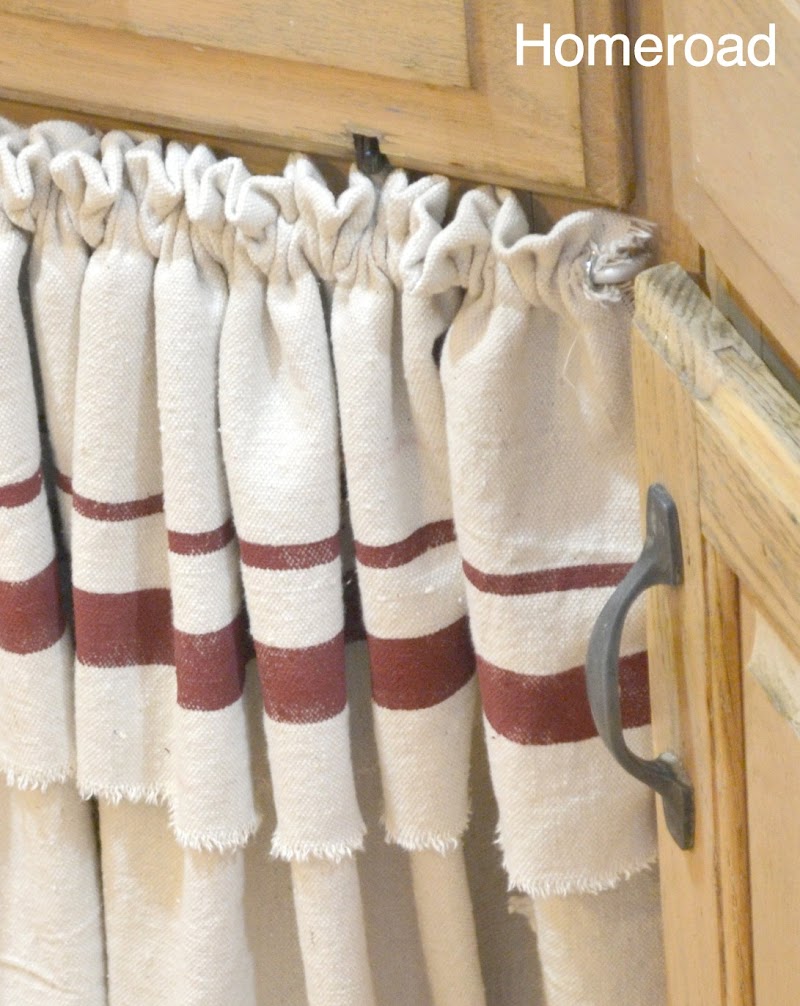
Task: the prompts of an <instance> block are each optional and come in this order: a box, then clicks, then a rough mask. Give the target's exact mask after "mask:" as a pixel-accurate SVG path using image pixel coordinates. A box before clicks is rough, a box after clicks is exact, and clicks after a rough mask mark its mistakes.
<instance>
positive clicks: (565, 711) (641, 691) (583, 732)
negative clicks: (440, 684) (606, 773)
mask: <svg viewBox="0 0 800 1006" xmlns="http://www.w3.org/2000/svg"><path fill="white" fill-rule="evenodd" d="M478 681H479V682H480V689H481V700H482V702H483V711H484V713H485V714H486V719H487V720H488V721H489V723H490V724H491V725H492V727H493V728H494V729H495V730H496V731H497V732H498V733H499V734H502V735H503V737H507V738H508V739H509V740H512V741H515V742H516V743H517V744H538V745H544V744H568V743H572V742H575V741H583V740H588V739H589V738H590V737H596V736H597V730H596V729H595V725H594V720H593V719H592V711H591V709H590V707H589V696H588V694H587V692H586V677H585V672H584V668H583V666H580V667H571V668H570V669H569V670H567V671H561V672H559V673H558V674H542V675H539V674H517V673H516V672H514V671H508V670H505V669H504V668H502V667H497V666H495V665H494V664H490V663H489V662H488V661H487V660H484V659H483V658H482V657H480V656H479V657H478ZM619 683H620V696H621V706H622V725H623V727H625V728H628V727H639V726H643V725H644V724H645V723H649V722H650V685H649V681H648V677H647V653H646V652H645V651H642V652H641V653H634V654H631V655H630V656H628V657H622V658H620V662H619Z"/></svg>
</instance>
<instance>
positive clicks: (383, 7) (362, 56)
mask: <svg viewBox="0 0 800 1006" xmlns="http://www.w3.org/2000/svg"><path fill="white" fill-rule="evenodd" d="M0 7H2V9H3V10H6V11H8V12H9V13H14V14H24V15H28V16H32V17H42V18H49V19H51V20H54V21H65V22H67V23H68V24H78V25H93V26H94V27H96V28H111V29H114V30H117V31H129V32H133V33H134V34H137V35H147V36H150V37H152V38H169V39H173V40H175V41H176V42H189V43H191V44H194V45H202V46H214V47H216V48H218V49H229V50H231V51H232V52H250V53H256V54H258V55H261V56H272V57H274V58H276V59H289V60H297V61H298V62H301V63H316V64H318V65H320V66H338V67H341V68H342V69H345V70H358V71H359V72H361V73H374V74H382V75H384V76H388V77H398V78H403V79H408V80H416V81H418V82H420V83H426V84H438V85H440V86H443V87H444V86H450V87H468V86H469V83H470V75H469V57H468V53H467V33H466V21H465V12H464V3H463V0H403V3H402V4H400V3H397V2H396V0H350V2H349V3H347V4H341V3H324V2H320V0H292V3H291V4H287V3H284V2H282V0H258V2H256V0H236V2H235V3H227V4H220V3H217V2H216V0H170V2H169V3H164V2H163V0H135V2H132V3H129V2H124V3H119V2H117V3H109V2H108V0H3V3H2V4H0Z"/></svg>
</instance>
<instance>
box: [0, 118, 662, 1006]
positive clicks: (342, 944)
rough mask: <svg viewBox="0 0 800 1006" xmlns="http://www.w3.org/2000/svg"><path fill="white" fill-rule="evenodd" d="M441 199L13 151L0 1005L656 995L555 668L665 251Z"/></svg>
mask: <svg viewBox="0 0 800 1006" xmlns="http://www.w3.org/2000/svg"><path fill="white" fill-rule="evenodd" d="M448 196H449V191H448V183H447V181H446V180H445V179H443V178H434V177H426V178H421V179H419V180H417V181H414V182H411V181H409V179H408V178H407V177H406V176H405V175H404V174H403V173H402V172H400V171H395V172H393V173H391V174H389V175H388V177H385V178H381V179H379V180H373V179H370V178H367V177H366V176H364V175H361V174H360V173H359V172H358V171H355V170H354V171H353V172H351V175H350V179H349V182H348V183H347V185H346V187H345V189H344V191H343V192H342V193H341V194H340V195H338V197H337V196H335V195H334V193H333V192H332V191H331V189H330V188H329V187H328V185H327V184H326V183H325V181H324V180H323V178H322V176H321V175H320V174H319V173H318V172H317V170H316V169H315V167H314V166H313V164H312V163H311V162H310V161H309V160H307V159H306V158H304V157H300V156H294V157H292V158H290V160H289V163H288V165H287V167H286V170H285V172H284V174H283V175H282V176H279V177H260V176H254V175H251V174H250V173H249V172H248V170H247V168H246V167H245V165H244V164H243V163H242V162H241V161H240V160H238V159H235V158H228V159H222V160H218V159H217V158H216V157H215V156H214V155H213V153H212V152H211V151H210V150H208V149H207V148H205V147H197V148H194V149H187V148H186V147H184V146H182V145H180V144H177V143H168V144H165V143H163V142H162V141H161V140H160V139H158V138H156V137H153V136H144V135H141V136H138V135H131V134H127V133H122V132H111V133H108V134H105V135H100V134H95V133H93V132H91V131H89V130H86V129H83V128H81V127H78V126H76V125H73V124H70V123H62V122H55V123H42V124H40V125H38V126H34V127H32V128H30V129H28V130H22V129H17V128H16V127H14V126H12V125H11V124H9V123H2V124H0V306H1V307H2V313H1V314H0V418H2V421H3V429H4V431H5V436H4V439H3V446H2V447H0V762H2V767H3V769H4V772H5V787H4V788H3V790H2V792H1V793H0V808H2V811H0V813H2V817H0V877H2V879H3V881H4V883H3V884H2V890H1V891H0V1001H3V1002H9V1003H14V1004H15V1006H17V1004H19V1006H29V1004H30V1006H33V1004H36V1006H41V1004H50V1003H53V1004H59V1006H60V1004H62V1003H63V1004H67V1003H70V1004H71V1003H76V1004H77V1003H80V1004H94V1003H98V1004H100V1003H106V1002H107V1003H111V1004H115V1006H116V1004H130V1006H147V1004H151V1003H152V1004H156V1003H170V1004H175V1006H200V1004H202V1006H216V1004H229V1003H236V1004H237V1006H239V1004H242V1006H248V1004H253V1006H255V1004H258V1006H262V1004H263V1006H266V1004H273V1003H274V1004H278V1003H280V1004H290V1006H294V1004H298V1006H300V1004H302V1003H305V1002H307V1003H310V1004H312V1006H334V1004H335V1006H371V1004H374V1003H375V1004H387V1006H395V1004H397V1006H400V1004H411V1006H416V1004H420V1006H425V1004H428V1003H430V1004H432V1006H483V1004H487V1003H488V1004H503V1006H506V1004H508V1006H516V1004H523V1003H526V1004H527V1003H542V1004H545V1003H546V1004H549V1006H583V1004H587V1006H612V1004H613V1006H626V1004H630V1006H642V1004H643V1003H648V1004H654V1006H657V1004H659V1003H661V1002H663V1001H664V989H663V964H662V954H661V947H660V923H659V903H658V891H657V876H656V873H655V870H654V869H653V863H654V859H655V838H654V825H653V807H652V802H651V799H650V797H649V795H648V793H647V791H646V790H645V789H644V788H643V787H641V786H639V784H637V783H634V782H632V781H631V780H629V779H628V778H627V777H626V776H625V775H623V774H622V773H621V771H620V770H618V769H617V767H616V766H615V765H614V763H613V762H612V761H611V759H610V756H608V755H607V753H606V752H605V750H604V749H603V747H602V745H601V743H600V741H599V739H598V738H597V736H596V733H595V731H594V728H593V725H592V722H591V717H590V715H589V711H588V704H587V699H586V692H585V686H584V684H583V668H582V665H583V659H584V653H585V647H586V642H587V639H588V635H589V631H590V628H591V625H592V622H593V620H594V618H595V617H596V615H597V613H598V611H599V610H600V607H601V606H602V604H603V602H604V600H605V599H606V598H607V596H608V594H609V592H610V590H611V589H612V587H613V585H614V584H615V583H617V582H618V581H619V580H620V579H621V577H622V576H623V575H624V572H625V571H626V569H627V568H628V566H629V564H630V563H631V561H632V560H633V558H634V557H635V555H636V552H637V551H638V541H639V524H638V502H637V498H638V497H637V489H636V481H635V472H634V459H633V428H632V408H631V397H630V375H629V364H628V358H627V326H628V323H629V319H630V290H629V288H628V287H623V286H615V285H613V284H611V285H602V284H597V283H595V282H594V281H593V279H592V274H591V272H590V271H589V270H588V268H587V266H588V263H590V262H591V263H593V264H594V268H595V269H596V274H597V275H601V274H602V270H603V267H604V266H607V265H609V264H619V263H627V262H630V261H631V260H634V259H635V260H640V259H641V258H642V257H643V256H644V254H645V253H646V252H647V251H648V249H649V247H650V243H651V234H650V231H649V229H648V228H647V227H646V226H645V225H643V224H641V223H640V222H638V221H632V220H630V219H627V218H625V217H623V216H621V215H617V214H613V213H609V212H605V211H592V212H584V213H578V214H574V215H573V216H571V217H568V218H566V219H564V220H562V221H561V222H560V223H559V224H558V225H557V226H556V227H555V228H554V229H553V230H552V231H551V232H550V233H549V234H547V235H540V234H531V233H530V229H529V224H528V222H527V220H526V217H525V215H524V213H523V210H522V208H521V206H520V204H519V202H518V201H517V199H516V198H515V197H514V196H513V195H512V194H511V193H508V192H505V191H499V190H492V189H488V188H487V189H476V190H474V191H471V192H467V193H466V194H465V195H464V196H463V197H462V198H461V200H460V202H459V204H458V207H457V209H456V210H455V212H454V213H453V214H452V215H451V217H450V218H449V219H447V221H446V213H447V206H448ZM48 504H49V506H48ZM624 653H625V656H624V658H623V661H622V698H623V710H624V721H625V725H626V727H627V728H628V737H629V742H630V743H631V744H633V745H634V746H636V747H638V748H639V749H640V750H642V751H646V750H647V748H648V739H649V726H648V724H649V706H648V696H647V664H646V653H645V641H644V628H643V619H642V617H641V613H639V616H638V618H634V619H633V621H632V623H631V625H629V627H628V628H627V629H626V636H625V639H624ZM476 672H477V673H476ZM95 808H96V813H95ZM495 826H496V827H497V845H498V846H499V850H498V849H497V848H496V847H495V844H494V842H493V837H494V836H493V830H494V828H495ZM500 857H502V864H501V862H500Z"/></svg>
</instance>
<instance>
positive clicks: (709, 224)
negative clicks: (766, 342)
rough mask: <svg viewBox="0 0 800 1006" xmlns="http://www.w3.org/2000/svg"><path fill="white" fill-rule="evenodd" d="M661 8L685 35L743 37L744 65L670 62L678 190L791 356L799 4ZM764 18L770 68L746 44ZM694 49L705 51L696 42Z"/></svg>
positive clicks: (727, 2) (799, 342)
mask: <svg viewBox="0 0 800 1006" xmlns="http://www.w3.org/2000/svg"><path fill="white" fill-rule="evenodd" d="M664 14H665V24H666V28H667V30H668V31H669V32H672V33H680V34H683V35H684V36H686V37H687V38H688V37H689V36H691V35H692V34H694V33H702V34H704V35H707V36H709V37H710V38H711V39H712V41H714V42H715V43H716V42H717V40H719V38H720V37H721V36H723V35H726V34H728V35H729V34H734V35H738V36H741V38H742V40H743V43H744V44H743V47H742V52H743V56H742V58H743V60H744V61H745V63H747V65H746V66H722V65H720V64H719V62H718V60H717V58H713V59H712V60H711V62H710V63H709V64H708V65H707V66H690V65H689V64H688V63H687V62H686V60H685V59H683V57H682V55H681V57H680V58H679V59H677V60H676V64H675V66H674V67H671V68H669V69H668V72H667V82H668V86H669V106H670V123H671V139H672V163H673V176H674V189H675V198H676V203H677V209H678V212H679V213H680V215H681V216H682V217H683V218H684V219H685V220H686V221H687V223H688V224H689V226H690V227H691V229H692V232H693V233H694V235H695V236H696V238H697V240H698V241H699V242H700V244H701V245H703V246H704V247H705V248H706V249H707V250H708V251H710V252H711V254H712V255H713V256H714V259H715V261H716V262H717V264H718V265H719V267H720V269H721V270H722V272H723V273H725V275H726V276H728V277H729V279H730V280H731V282H732V283H733V285H734V287H735V288H736V289H737V290H738V291H739V292H740V293H741V294H742V296H743V297H744V298H745V300H746V301H747V302H748V304H749V305H750V306H751V307H752V308H753V310H754V311H755V313H756V314H757V315H758V316H759V317H760V318H761V319H762V320H763V321H764V322H765V324H766V325H767V326H768V328H770V329H771V330H772V331H773V333H774V335H775V337H776V338H777V339H778V340H779V341H780V343H781V344H782V346H783V347H784V349H785V351H786V352H787V353H788V354H789V355H790V356H791V357H793V358H794V359H795V360H796V361H800V328H798V325H797V318H798V316H799V315H800V242H798V240H797V220H798V217H800V188H799V187H798V185H797V165H798V162H800V114H798V104H797V101H798V94H800V6H798V4H797V3H796V2H794V0H792V2H787V0H762V2H760V3H741V2H737V0H665V4H664ZM770 25H773V26H774V27H773V34H774V40H775V45H774V66H757V65H754V64H753V62H752V61H751V58H750V51H749V47H750V42H751V40H752V39H754V38H755V37H756V36H758V35H763V34H767V35H769V33H770ZM728 41H729V42H730V39H729V40H728ZM678 51H679V52H680V53H682V49H680V48H679V50H678ZM694 52H695V58H697V59H699V60H701V61H702V60H703V59H704V58H705V50H704V45H703V43H702V42H701V43H698V44H697V45H696V46H695V50H694ZM752 56H753V57H754V58H755V59H756V60H759V61H765V60H768V59H770V58H771V55H770V46H769V43H768V42H767V41H765V40H763V39H762V40H757V41H756V42H755V43H753V48H752ZM725 58H727V59H733V58H734V57H733V55H729V56H727V57H725Z"/></svg>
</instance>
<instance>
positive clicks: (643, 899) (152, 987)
mask: <svg viewBox="0 0 800 1006" xmlns="http://www.w3.org/2000/svg"><path fill="white" fill-rule="evenodd" d="M348 677H349V681H350V684H351V702H352V713H353V716H352V724H353V749H354V760H355V768H356V774H357V778H358V782H359V798H360V801H361V804H362V808H363V810H364V815H365V819H366V821H367V825H368V837H367V840H366V844H365V849H364V851H363V853H361V854H359V855H358V856H356V857H354V858H353V859H346V860H344V861H342V862H341V863H339V864H333V863H325V862H320V861H314V860H311V861H309V862H307V863H294V864H291V865H290V864H288V863H285V862H282V861H279V860H276V859H274V858H273V857H271V855H270V839H271V835H272V831H273V828H274V824H275V822H274V812H273V810H272V801H271V793H270V783H269V778H268V770H267V762H266V757H265V756H264V752H263V750H262V751H261V755H262V757H260V758H257V759H255V762H256V764H258V765H261V766H262V769H261V776H260V778H259V779H258V786H257V788H256V791H257V794H258V797H259V804H260V806H259V810H260V812H261V813H262V815H263V819H262V823H261V827H260V829H259V830H258V832H257V834H256V836H255V837H254V838H253V839H252V840H251V841H250V842H249V843H248V844H247V845H246V846H245V847H244V848H240V849H235V850H231V851H228V852H219V851H202V850H193V849H185V848H183V847H181V846H180V845H179V844H178V842H177V841H176V839H175V836H174V834H173V832H172V830H171V826H170V820H169V811H168V810H167V808H165V807H163V806H152V805H148V804H144V803H131V802H127V801H122V802H120V803H117V804H112V803H109V802H106V801H100V802H99V814H98V819H97V820H95V810H94V804H93V803H92V802H89V801H83V800H81V799H80V798H79V796H78V794H77V792H76V790H75V788H74V786H73V785H72V784H54V785H52V786H50V787H49V788H48V789H47V790H45V791H44V792H42V791H39V790H21V789H16V788H13V787H9V786H7V785H5V784H3V785H2V786H0V881H2V883H1V885H0V1003H2V1004H9V1006H11V1004H13V1006H73V1004H74V1006H105V1004H110V1006H151V1004H153V1006H155V1004H159V1006H163V1004H169V1006H227V1004H232V1003H235V1004H236V1006H277V1004H281V1006H304V1004H307V1003H308V1004H311V1006H367V1004H369V1003H373V1002H374V1003H377V1004H380V1006H449V1004H451V1003H452V1004H453V1006H455V1004H457V1003H458V1004H460V1003H465V1004H468V1003H469V997H470V996H471V997H472V998H473V999H475V998H476V997H480V998H481V999H483V998H484V994H485V1001H486V1002H487V1003H489V1004H492V1006H522V1004H525V1006H528V1004H535V1006H612V1004H613V1006H642V1004H645V1003H646V1004H648V1006H660V1004H662V1003H664V1002H665V992H664V987H663V962H662V956H661V943H660V936H661V933H660V914H659V897H658V880H657V873H656V871H654V870H645V871H643V872H641V873H639V874H637V875H635V876H634V877H633V878H631V879H630V880H625V881H623V882H622V883H621V884H620V885H619V886H618V887H617V888H615V889H613V890H610V891H605V892H602V893H600V894H585V895H572V896H567V897H554V898H547V899H535V900H531V899H529V898H528V897H527V896H525V895H513V894H512V895H510V896H509V895H508V893H507V889H506V884H507V880H506V877H505V874H504V872H503V869H502V865H501V860H500V852H499V850H498V848H497V846H496V845H495V843H494V841H493V839H494V832H495V828H496V821H497V811H496V806H495V805H494V800H493V797H492V792H491V787H490V785H489V772H488V765H487V761H486V753H485V750H484V748H483V744H482V736H481V731H480V728H479V725H478V724H476V743H475V745H474V750H475V755H474V758H473V766H472V806H473V815H472V819H471V824H470V828H469V830H468V832H467V835H466V839H465V843H464V848H463V851H462V849H461V848H458V849H456V850H453V851H451V852H449V853H446V854H445V855H442V854H440V853H437V852H434V851H427V852H421V853H416V854H408V853H406V852H405V851H404V850H403V849H401V848H399V847H398V846H396V845H392V844H389V843H387V842H386V841H385V840H384V838H383V835H382V829H381V827H380V814H381V789H380V772H379V767H378V755H377V751H376V748H375V741H374V735H373V730H372V724H371V708H370V696H369V688H368V666H367V659H366V648H365V646H364V645H363V644H356V645H354V646H350V647H348ZM252 701H253V703H255V704H256V708H255V709H254V710H253V711H254V712H256V713H257V712H258V708H257V703H258V696H257V695H256V694H255V693H253V694H252ZM98 825H99V838H100V843H99V851H98V842H97V835H98V832H97V830H96V826H98ZM464 867H465V868H466V876H467V878H468V889H467V890H463V889H462V886H461V881H460V879H459V878H461V877H462V876H463V870H464ZM354 891H355V895H354ZM353 896H355V897H356V898H358V897H359V896H360V900H361V903H362V906H363V919H364V926H363V930H362V931H361V932H354V931H353V927H348V926H347V925H345V924H344V923H345V920H346V916H347V911H348V904H349V901H350V900H351V899H352V898H353ZM459 912H463V914H464V917H463V918H460V917H459ZM473 916H474V927H475V933H476V937H477V951H478V957H479V960H477V961H475V960H469V959H466V958H465V955H464V947H465V946H466V945H469V946H472V944H471V943H469V941H468V940H466V939H465V938H464V935H463V934H464V932H465V931H466V932H469V931H470V928H471V925H472V924H473V918H472V917H473ZM426 919H427V920H428V922H426ZM430 920H433V924H432V925H431V921H430ZM426 930H427V931H426ZM476 975H477V978H476V977H475V976H476ZM476 983H477V991H475V988H476Z"/></svg>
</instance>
